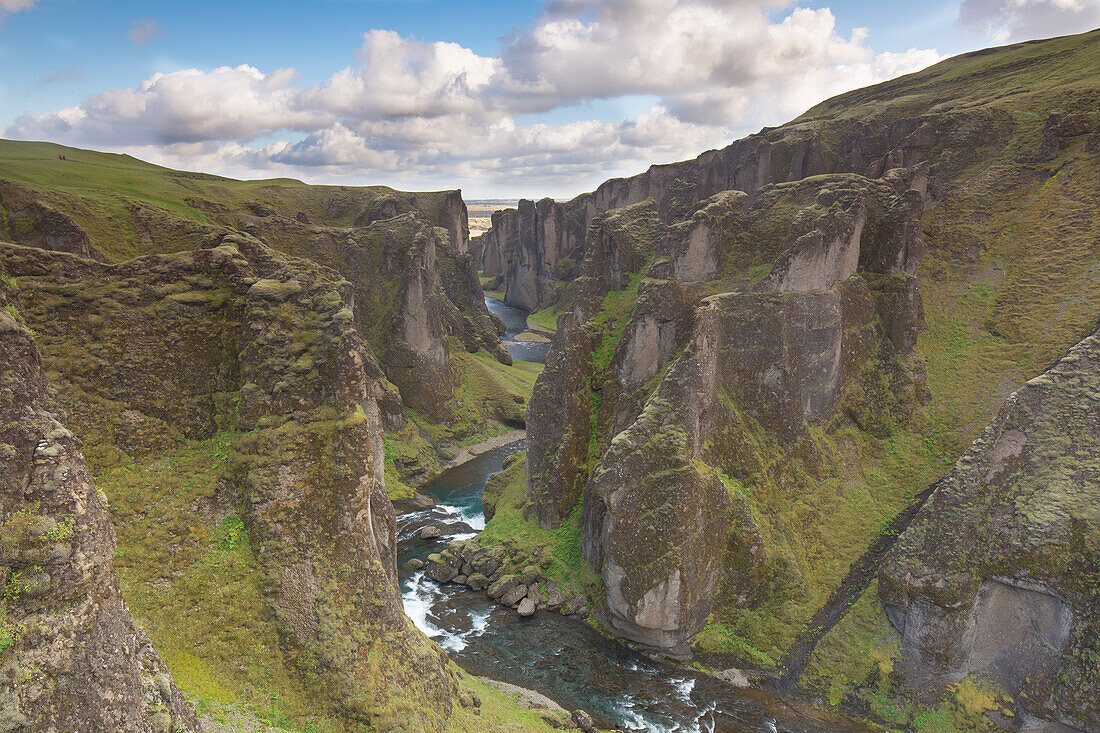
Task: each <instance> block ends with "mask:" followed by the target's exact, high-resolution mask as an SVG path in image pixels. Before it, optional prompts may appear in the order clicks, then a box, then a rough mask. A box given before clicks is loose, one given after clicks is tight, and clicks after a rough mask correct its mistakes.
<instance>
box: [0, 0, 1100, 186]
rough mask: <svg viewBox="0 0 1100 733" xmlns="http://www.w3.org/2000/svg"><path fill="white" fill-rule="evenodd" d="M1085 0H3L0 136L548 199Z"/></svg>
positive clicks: (1087, 4) (1069, 19)
mask: <svg viewBox="0 0 1100 733" xmlns="http://www.w3.org/2000/svg"><path fill="white" fill-rule="evenodd" d="M1096 27H1100V0H953V1H950V2H942V1H940V0H924V1H923V2H891V1H888V0H832V1H831V2H811V1H809V0H807V1H805V2H788V1H787V0H542V1H540V0H507V1H505V2H497V1H496V0H482V1H481V2H462V1H459V0H390V1H386V0H317V1H314V2H301V1H299V2H282V1H280V0H270V1H268V2H237V1H235V0H221V1H220V2H207V1H206V0H191V1H190V2H187V3H180V2H125V1H124V2H102V1H101V0H100V1H93V0H0V137H3V138H12V139H25V140H49V141H53V142H59V143H63V144H67V145H73V146H77V147H86V148H94V149H97V150H106V151H112V152H126V153H129V154H131V155H134V156H136V157H139V158H142V159H144V160H149V161H152V162H154V163H158V164H161V165H167V166H171V167H173V168H181V169H185V170H200V171H205V172H209V173H219V174H222V175H228V176H233V177H238V178H271V177H282V176H289V177H294V178H300V179H302V180H304V181H307V182H309V183H339V184H352V185H365V184H386V185H390V186H394V187H396V188H402V189H407V190H437V189H450V188H462V189H463V192H464V196H465V197H466V198H467V199H478V198H519V197H521V196H522V197H527V198H539V197H542V196H553V197H556V198H559V199H560V198H568V197H571V196H573V195H575V194H577V193H581V192H583V191H589V190H592V189H593V188H595V187H596V186H597V185H598V184H599V183H600V182H602V181H603V180H606V179H607V178H610V177H614V176H621V175H631V174H634V173H637V172H640V171H643V170H645V169H646V168H647V167H648V166H649V165H650V164H652V163H663V162H671V161H675V160H682V159H686V158H691V157H694V156H695V155H697V154H699V153H700V152H702V151H704V150H707V149H710V148H715V147H722V146H724V145H726V144H728V143H730V142H731V141H733V140H735V139H737V138H739V137H743V136H744V135H746V134H749V133H751V132H755V131H757V130H759V129H760V128H761V127H763V126H772V125H778V124H781V123H783V122H785V121H787V120H789V119H791V118H793V117H796V116H797V115H798V114H800V113H801V112H803V111H805V110H806V109H808V108H809V107H811V106H813V105H814V104H816V103H817V102H819V101H821V100H823V99H826V98H828V97H830V96H833V95H835V94H838V93H840V92H843V91H847V90H850V89H855V88H858V87H861V86H866V85H868V84H872V83H875V82H878V81H883V80H885V79H889V78H892V77H895V76H898V75H900V74H904V73H909V72H912V71H917V70H919V69H922V68H925V67H927V66H929V65H931V64H934V63H936V62H937V61H939V60H941V59H943V58H946V57H949V56H952V55H955V54H958V53H962V52H965V51H970V50H974V49H978V48H984V47H987V46H991V45H1000V44H1003V43H1010V42H1014V41H1021V40H1028V39H1031V38H1042V37H1047V36H1053V35H1062V34H1067V33H1078V32H1082V31H1086V30H1091V29H1093V28H1096Z"/></svg>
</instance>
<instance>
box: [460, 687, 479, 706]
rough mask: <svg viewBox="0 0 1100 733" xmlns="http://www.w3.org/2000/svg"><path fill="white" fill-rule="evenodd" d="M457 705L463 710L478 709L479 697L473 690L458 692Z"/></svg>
mask: <svg viewBox="0 0 1100 733" xmlns="http://www.w3.org/2000/svg"><path fill="white" fill-rule="evenodd" d="M458 704H459V705H461V706H462V707H464V708H479V707H481V697H480V696H479V695H478V694H477V693H476V692H474V691H473V690H466V689H463V690H459V692H458Z"/></svg>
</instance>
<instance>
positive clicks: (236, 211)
mask: <svg viewBox="0 0 1100 733" xmlns="http://www.w3.org/2000/svg"><path fill="white" fill-rule="evenodd" d="M59 153H64V155H65V160H63V161H62V160H58V158H57V156H58V154H59ZM0 169H2V170H3V178H4V179H6V180H9V181H12V182H14V183H16V184H18V185H19V186H20V187H21V188H23V189H24V190H25V192H26V193H27V194H29V195H30V196H33V198H34V199H36V200H39V201H42V202H44V203H46V204H48V205H50V206H52V207H54V208H55V209H58V210H59V211H62V212H64V213H65V214H66V215H68V216H70V217H72V218H73V220H74V221H75V222H76V223H77V224H78V225H79V226H80V227H81V228H82V229H84V231H86V232H87V233H88V235H89V236H90V237H91V238H92V240H93V241H94V243H95V246H96V247H97V248H98V249H99V250H100V251H101V252H103V253H104V254H106V255H107V256H108V257H109V258H111V259H113V260H119V261H120V260H125V259H128V258H130V257H134V256H136V255H140V254H148V253H150V252H175V251H179V250H182V249H190V248H193V247H196V246H198V245H199V242H200V240H201V237H202V232H198V233H196V229H194V228H193V227H191V226H189V225H190V224H200V225H211V224H221V225H229V224H231V222H230V219H236V218H237V217H238V216H240V215H241V214H244V215H255V214H257V213H258V214H265V213H268V212H270V213H278V214H281V215H282V216H284V217H288V218H294V217H295V216H297V214H298V213H299V212H301V213H303V214H304V215H305V216H306V217H308V219H310V220H312V221H316V222H322V221H323V222H325V223H326V224H328V225H331V226H337V227H339V226H351V225H353V224H355V223H357V222H358V221H361V220H362V219H363V218H371V217H373V218H381V213H380V212H382V211H383V209H384V207H386V206H391V207H396V208H397V209H398V210H402V209H403V210H408V209H409V208H413V207H416V208H420V209H421V210H423V211H425V213H426V214H427V215H428V216H429V217H436V219H437V217H438V215H439V211H440V210H441V208H442V205H443V195H442V194H423V193H418V194H415V195H414V194H408V193H404V192H401V191H395V190H393V189H390V188H387V187H385V186H363V187H359V186H310V185H306V184H304V183H302V182H301V181H296V180H293V179H289V178H275V179H268V180H260V181H237V180H233V179H230V178H223V177H221V176H213V175H207V174H202V173H189V172H184V171H175V170H171V169H169V168H162V167H161V166H157V165H153V164H151V163H146V162H144V161H141V160H138V159H136V158H132V157H130V156H129V155H116V154H112V153H100V152H95V151H91V150H80V149H78V148H69V147H65V146H62V145H55V144H53V143H38V142H21V141H20V142H16V141H12V140H0ZM13 203H14V202H13V201H4V200H0V213H3V209H4V208H5V207H10V206H12V205H13ZM227 217H229V218H227ZM437 220H438V219H437ZM6 221H7V218H6V217H0V223H3V222H6ZM4 235H5V232H4V229H3V227H0V238H8V237H5V236H4Z"/></svg>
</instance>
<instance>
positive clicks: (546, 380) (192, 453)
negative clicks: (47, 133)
mask: <svg viewBox="0 0 1100 733" xmlns="http://www.w3.org/2000/svg"><path fill="white" fill-rule="evenodd" d="M1098 70H1100V31H1093V32H1090V33H1084V34H1080V35H1075V36H1066V37H1060V38H1054V39H1049V40H1045V41H1037V42H1028V43H1022V44H1016V45H1012V46H1005V47H1002V48H997V49H989V50H985V51H980V52H975V53H971V54H965V55H963V56H958V57H955V58H952V59H948V60H946V61H943V62H940V63H938V64H936V65H934V66H932V67H930V68H928V69H926V70H924V71H921V72H918V73H915V74H910V75H907V76H904V77H900V78H898V79H894V80H891V81H888V82H885V83H882V84H879V85H876V86H873V87H868V88H864V89H859V90H856V91H853V92H849V93H846V94H843V95H840V96H838V97H834V98H832V99H829V100H826V101H825V102H822V103H821V104H819V105H817V106H815V107H814V108H812V109H810V110H809V111H808V112H806V113H805V114H804V115H802V116H801V117H799V118H797V119H795V120H794V121H792V122H791V123H788V124H786V125H783V126H781V127H776V128H768V129H765V130H763V131H761V132H760V133H758V134H755V135H751V136H749V137H747V138H744V139H742V140H738V141H736V142H734V143H732V144H731V145H730V146H728V147H726V148H723V149H721V150H712V151H708V152H705V153H703V154H702V155H700V156H699V157H698V158H696V159H694V160H690V161H686V162H683V163H676V164H670V165H660V166H653V167H651V168H650V169H649V170H648V171H646V172H645V173H643V174H640V175H638V176H635V177H632V178H627V179H612V180H610V181H607V182H605V183H604V184H603V185H601V186H599V187H598V188H597V189H596V190H595V191H593V192H592V193H588V194H582V195H581V196H578V197H576V198H574V199H572V200H570V201H567V202H558V201H554V200H552V199H542V200H540V201H537V202H532V201H528V200H521V201H520V202H519V205H518V206H517V207H516V208H515V209H505V210H501V211H498V212H496V213H494V214H493V216H492V219H491V224H492V226H491V228H490V229H489V230H488V231H487V232H485V233H483V234H480V235H478V236H475V237H473V238H471V237H470V231H469V223H468V217H467V211H466V204H465V203H464V201H463V198H462V195H461V192H460V191H457V190H454V191H440V192H417V193H412V192H402V191H396V190H394V189H390V188H386V187H382V186H373V187H350V186H309V185H306V184H303V183H300V182H297V181H293V180H289V179H272V180H263V181H237V180H233V179H228V178H222V177H218V176H211V175H205V174H198V173H187V172H181V171H175V170H171V169H168V168H162V167H159V166H154V165H151V164H148V163H144V162H142V161H139V160H137V159H135V158H132V157H129V156H125V155H114V154H107V153H98V152H93V151H88V150H80V149H76V148H63V147H61V146H57V145H53V144H49V143H27V142H15V141H6V140H0V336H2V340H0V365H2V366H0V383H2V385H3V389H2V393H0V414H2V415H3V423H2V428H0V490H2V492H0V588H2V589H3V595H2V600H0V733H6V732H8V731H12V732H14V731H46V730H81V731H82V730H128V731H129V730H133V731H157V732H167V731H194V730H200V729H202V730H214V731H223V730H224V731H229V730H239V729H244V730H251V729H255V730H264V729H269V730H271V729H274V730H293V731H314V732H317V731H333V732H337V731H339V732H343V731H361V730H379V731H410V732H412V731H516V730H522V731H528V730H531V731H537V730H552V729H558V728H561V727H563V726H565V727H580V728H582V729H596V728H599V729H621V730H630V731H649V730H653V731H711V732H714V731H761V730H771V731H790V732H792V733H793V732H794V731H819V730H851V731H864V730H868V731H869V730H882V729H886V730H912V731H992V730H1024V731H1051V732H1055V731H1093V730H1100V341H1098V339H1100V332H1098V331H1097V329H1098V328H1100V320H1098V318H1100V73H1098ZM59 155H63V156H64V158H65V160H64V161H63V162H64V164H65V167H64V168H63V169H62V168H60V167H59V166H58V165H56V164H57V163H58V162H59V157H58V156H59ZM487 293H489V294H491V295H493V296H496V295H499V296H500V297H499V299H498V298H496V297H487ZM520 431H523V432H520ZM88 680H91V682H88ZM501 683H506V684H501ZM508 685H513V686H516V687H518V688H525V689H527V690H533V691H534V692H536V693H541V694H542V695H545V696H546V697H548V698H549V699H550V703H549V704H548V703H546V701H542V702H539V701H540V699H541V698H539V697H538V696H537V695H533V694H532V693H530V692H516V691H515V690H514V688H512V687H509V686H508ZM105 699H109V700H111V701H112V702H111V704H109V705H102V704H99V703H98V702H97V701H101V700H105ZM532 700H534V702H533V703H532V702H531V701H532ZM558 706H561V707H563V708H564V709H559V707H558ZM573 711H578V712H576V713H575V714H572V713H573ZM234 726H238V727H234ZM247 726H251V727H247Z"/></svg>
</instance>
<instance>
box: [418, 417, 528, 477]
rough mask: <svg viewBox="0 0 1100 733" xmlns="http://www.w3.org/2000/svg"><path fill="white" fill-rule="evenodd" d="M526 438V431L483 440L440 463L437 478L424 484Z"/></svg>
mask: <svg viewBox="0 0 1100 733" xmlns="http://www.w3.org/2000/svg"><path fill="white" fill-rule="evenodd" d="M526 438H527V431H526V430H510V431H508V432H507V433H502V434H500V435H494V436H493V437H491V438H489V439H487V440H483V441H481V442H480V443H475V444H474V445H468V446H466V447H464V448H463V449H462V450H460V451H459V452H458V454H457V455H455V457H454V458H451V459H449V460H446V461H442V462H440V464H439V473H437V474H436V475H435V476H431V477H429V478H428V479H426V480H425V481H424V483H425V484H427V483H429V482H431V481H434V480H435V479H436V478H438V476H439V474H440V473H443V472H444V471H449V470H450V469H452V468H458V467H459V466H461V465H462V464H464V463H469V462H470V461H472V460H474V459H475V458H477V457H478V456H480V455H481V454H483V453H488V452H489V451H491V450H495V449H497V448H504V447H506V446H509V445H511V444H512V443H518V442H520V441H521V440H525V439H526Z"/></svg>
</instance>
